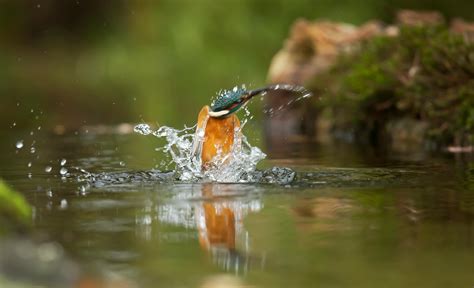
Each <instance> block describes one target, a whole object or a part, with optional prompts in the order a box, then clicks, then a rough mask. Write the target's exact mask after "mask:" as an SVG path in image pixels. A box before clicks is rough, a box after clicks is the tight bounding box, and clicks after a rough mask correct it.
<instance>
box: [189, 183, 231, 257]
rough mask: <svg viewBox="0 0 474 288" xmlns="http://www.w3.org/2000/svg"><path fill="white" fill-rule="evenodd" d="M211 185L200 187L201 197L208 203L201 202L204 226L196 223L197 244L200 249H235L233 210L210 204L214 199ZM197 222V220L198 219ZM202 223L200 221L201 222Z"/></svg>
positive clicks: (213, 203)
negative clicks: (197, 232) (199, 245)
mask: <svg viewBox="0 0 474 288" xmlns="http://www.w3.org/2000/svg"><path fill="white" fill-rule="evenodd" d="M212 189H213V185H212V184H204V185H203V186H202V196H203V197H204V198H208V199H209V200H210V201H206V202H203V204H202V208H203V210H204V223H202V224H204V225H202V224H201V225H200V224H199V223H198V225H197V226H198V231H199V243H200V244H201V247H203V248H204V249H206V250H210V248H212V247H225V248H227V249H228V250H234V249H235V234H236V233H235V230H236V218H235V213H234V209H233V208H232V207H229V206H224V205H222V204H218V203H215V202H212V200H213V199H214V198H215V197H214V194H213V191H212ZM198 221H199V219H198ZM201 221H202V220H201Z"/></svg>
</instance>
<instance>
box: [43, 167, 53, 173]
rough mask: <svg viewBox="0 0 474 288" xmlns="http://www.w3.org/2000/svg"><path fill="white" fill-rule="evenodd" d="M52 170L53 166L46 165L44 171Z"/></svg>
mask: <svg viewBox="0 0 474 288" xmlns="http://www.w3.org/2000/svg"><path fill="white" fill-rule="evenodd" d="M52 170H53V167H51V166H46V167H45V168H44V172H46V173H49V172H51V171H52Z"/></svg>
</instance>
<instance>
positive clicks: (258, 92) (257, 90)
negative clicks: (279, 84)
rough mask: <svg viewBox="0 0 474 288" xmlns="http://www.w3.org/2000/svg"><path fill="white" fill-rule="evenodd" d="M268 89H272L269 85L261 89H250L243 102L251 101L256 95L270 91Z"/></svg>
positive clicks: (243, 97)
mask: <svg viewBox="0 0 474 288" xmlns="http://www.w3.org/2000/svg"><path fill="white" fill-rule="evenodd" d="M268 90H270V87H269V86H268V87H263V88H259V89H255V90H250V91H248V92H247V93H245V94H244V95H243V96H242V102H243V103H245V102H247V101H249V100H250V99H252V98H253V97H254V96H257V95H260V94H262V93H265V92H268Z"/></svg>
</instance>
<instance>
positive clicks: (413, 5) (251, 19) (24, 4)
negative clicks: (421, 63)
mask: <svg viewBox="0 0 474 288" xmlns="http://www.w3.org/2000/svg"><path fill="white" fill-rule="evenodd" d="M401 8H403V9H425V10H426V9H429V10H438V11H440V12H442V13H443V14H444V15H445V16H446V17H447V18H448V19H450V18H453V17H463V18H464V19H466V20H474V1H470V0H465V1H443V0H420V1H412V0H395V1H380V0H368V1H364V2H363V4H362V3H361V2H360V1H356V0H341V1H329V0H299V1H290V0H253V1H252V0H224V1H211V0H199V1H198V0H174V1H171V0H169V1H140V0H128V1H126V0H120V1H119V0H117V1H112V0H108V1H93V0H88V1H84V0H37V1H14V0H10V1H8V0H0V51H1V53H0V66H1V69H0V95H1V96H0V97H1V101H0V118H1V122H2V125H1V131H4V132H5V131H8V130H10V129H11V127H13V125H14V126H15V127H17V128H22V127H24V128H28V127H30V126H31V125H33V124H34V123H35V121H36V120H35V119H34V118H35V117H34V116H33V114H32V113H30V111H31V109H33V110H34V111H35V114H34V115H38V114H37V113H36V112H39V114H40V115H41V118H42V125H43V126H44V127H45V128H47V127H53V126H54V125H64V126H66V127H71V128H73V129H74V128H76V127H78V126H81V125H84V124H98V123H102V124H114V123H121V122H131V123H136V122H140V121H146V122H151V123H159V124H163V125H179V126H181V125H183V124H185V123H186V124H192V123H193V122H194V119H195V117H196V114H197V112H198V111H199V109H200V107H201V106H202V105H204V104H206V103H209V100H210V98H211V97H212V96H214V95H215V93H216V92H217V91H218V90H220V89H222V88H231V87H233V86H234V85H237V84H244V83H245V84H247V86H250V87H257V86H260V85H263V84H264V83H265V79H266V72H267V69H268V66H269V63H270V61H271V58H272V56H273V55H274V54H275V53H276V52H277V51H278V50H279V49H280V48H281V47H282V45H283V42H284V39H285V38H286V36H287V34H288V31H289V28H290V26H291V24H292V23H293V22H294V21H295V19H297V18H300V17H304V18H307V19H311V20H313V19H322V18H324V19H329V20H333V21H344V22H349V23H354V24H360V23H363V22H365V21H367V20H370V19H374V18H376V19H381V20H383V21H385V22H391V21H392V19H393V16H394V13H395V12H396V11H397V10H398V9H401ZM255 102H257V101H255ZM259 105H261V104H259V103H258V104H253V105H251V106H253V107H252V108H253V110H254V111H256V110H258V109H259V108H260V107H259ZM13 123H15V124H13ZM36 123H37V122H36Z"/></svg>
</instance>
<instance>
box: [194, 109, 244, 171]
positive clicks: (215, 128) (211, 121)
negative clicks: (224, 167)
mask: <svg viewBox="0 0 474 288" xmlns="http://www.w3.org/2000/svg"><path fill="white" fill-rule="evenodd" d="M206 119H207V123H206ZM204 125H205V127H206V128H205V130H204V140H203V143H202V153H201V160H202V165H203V166H205V165H206V164H207V163H209V162H211V161H212V159H213V158H214V157H215V156H216V155H217V153H218V151H219V150H220V151H221V153H222V154H221V156H224V155H226V154H229V153H230V152H231V151H232V147H233V145H234V134H235V129H236V128H239V127H240V121H239V118H237V116H236V115H235V114H232V115H230V116H229V117H226V118H222V119H220V118H214V117H209V106H204V107H203V108H202V109H201V111H200V112H199V116H198V127H197V128H198V129H199V128H202V127H204Z"/></svg>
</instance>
